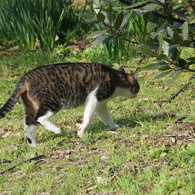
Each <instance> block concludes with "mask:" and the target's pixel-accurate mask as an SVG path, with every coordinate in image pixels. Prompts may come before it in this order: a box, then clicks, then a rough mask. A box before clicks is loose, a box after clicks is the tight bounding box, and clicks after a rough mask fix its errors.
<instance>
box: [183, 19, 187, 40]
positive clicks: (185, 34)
mask: <svg viewBox="0 0 195 195" xmlns="http://www.w3.org/2000/svg"><path fill="white" fill-rule="evenodd" d="M182 37H183V40H187V39H188V23H187V22H184V23H183V24H182Z"/></svg>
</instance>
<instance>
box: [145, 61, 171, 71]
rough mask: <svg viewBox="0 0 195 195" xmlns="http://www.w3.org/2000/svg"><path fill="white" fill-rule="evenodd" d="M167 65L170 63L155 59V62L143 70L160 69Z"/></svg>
mask: <svg viewBox="0 0 195 195" xmlns="http://www.w3.org/2000/svg"><path fill="white" fill-rule="evenodd" d="M167 66H168V64H167V63H166V62H164V61H160V60H159V61H155V62H154V63H152V64H149V65H147V66H145V67H143V68H142V70H159V69H163V68H165V67H167Z"/></svg>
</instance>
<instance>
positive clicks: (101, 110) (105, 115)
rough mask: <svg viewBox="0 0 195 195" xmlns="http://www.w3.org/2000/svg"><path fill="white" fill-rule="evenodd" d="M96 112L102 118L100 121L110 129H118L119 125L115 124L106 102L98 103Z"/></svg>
mask: <svg viewBox="0 0 195 195" xmlns="http://www.w3.org/2000/svg"><path fill="white" fill-rule="evenodd" d="M96 113H97V115H98V116H99V118H100V119H101V120H102V122H103V123H104V124H105V125H106V126H107V127H108V128H109V129H110V130H112V131H114V130H116V129H118V128H119V127H120V126H119V125H117V124H115V123H114V121H113V120H112V118H111V116H110V114H109V112H108V109H107V105H106V103H99V104H98V105H97V108H96Z"/></svg>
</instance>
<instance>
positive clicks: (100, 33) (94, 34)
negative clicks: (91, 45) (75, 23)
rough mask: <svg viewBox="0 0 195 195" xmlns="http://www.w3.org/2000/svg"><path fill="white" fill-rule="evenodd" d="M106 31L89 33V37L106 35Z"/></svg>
mask: <svg viewBox="0 0 195 195" xmlns="http://www.w3.org/2000/svg"><path fill="white" fill-rule="evenodd" d="M106 32H107V30H100V31H96V32H94V33H92V34H90V35H88V36H87V39H91V38H97V37H100V36H102V35H104V34H105V33H106Z"/></svg>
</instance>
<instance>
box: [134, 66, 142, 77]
mask: <svg viewBox="0 0 195 195" xmlns="http://www.w3.org/2000/svg"><path fill="white" fill-rule="evenodd" d="M140 70H141V68H137V69H136V71H135V72H134V73H133V76H134V77H135V78H137V75H138V73H139V72H140Z"/></svg>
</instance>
